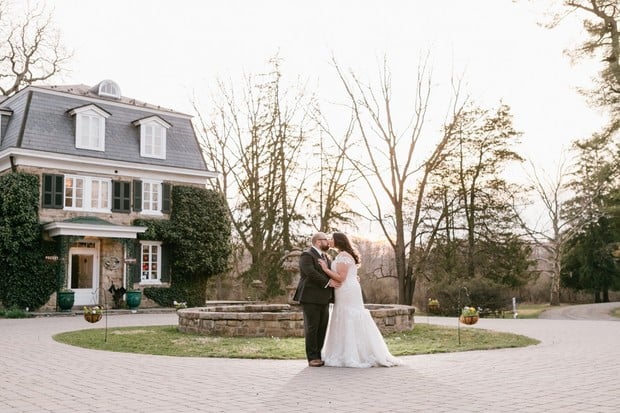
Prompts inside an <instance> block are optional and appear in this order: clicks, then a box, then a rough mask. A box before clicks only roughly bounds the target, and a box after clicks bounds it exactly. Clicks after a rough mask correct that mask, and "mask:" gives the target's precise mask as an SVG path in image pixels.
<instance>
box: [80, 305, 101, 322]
mask: <svg viewBox="0 0 620 413" xmlns="http://www.w3.org/2000/svg"><path fill="white" fill-rule="evenodd" d="M101 317H103V307H101V306H99V305H95V306H92V307H84V319H85V320H86V321H88V322H89V323H96V322H97V321H99V320H101Z"/></svg>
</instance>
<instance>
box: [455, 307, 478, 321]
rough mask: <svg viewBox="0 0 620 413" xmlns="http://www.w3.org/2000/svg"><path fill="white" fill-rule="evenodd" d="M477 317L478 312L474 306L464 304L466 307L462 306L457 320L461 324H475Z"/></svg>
mask: <svg viewBox="0 0 620 413" xmlns="http://www.w3.org/2000/svg"><path fill="white" fill-rule="evenodd" d="M479 318H480V313H479V312H478V310H477V309H476V308H474V307H467V306H466V307H463V310H462V311H461V317H460V318H459V320H460V321H461V323H463V324H468V325H472V324H476V323H477V322H478V319H479Z"/></svg>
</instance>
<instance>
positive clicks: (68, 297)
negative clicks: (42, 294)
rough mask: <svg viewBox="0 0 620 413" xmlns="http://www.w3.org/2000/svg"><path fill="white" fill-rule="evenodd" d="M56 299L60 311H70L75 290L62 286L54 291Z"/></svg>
mask: <svg viewBox="0 0 620 413" xmlns="http://www.w3.org/2000/svg"><path fill="white" fill-rule="evenodd" d="M56 301H57V303H58V308H60V311H71V308H73V303H74V302H75V291H73V290H70V289H68V288H63V289H61V290H60V291H58V293H56Z"/></svg>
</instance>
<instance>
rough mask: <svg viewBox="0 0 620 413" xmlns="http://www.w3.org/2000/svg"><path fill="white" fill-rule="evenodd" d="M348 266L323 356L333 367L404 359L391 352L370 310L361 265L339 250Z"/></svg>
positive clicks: (390, 363) (340, 258) (338, 290)
mask: <svg viewBox="0 0 620 413" xmlns="http://www.w3.org/2000/svg"><path fill="white" fill-rule="evenodd" d="M339 262H340V263H345V264H347V266H348V271H347V278H346V279H345V281H344V282H343V283H342V286H341V287H340V288H336V290H335V294H336V295H335V298H334V306H333V308H332V310H331V315H330V317H329V325H328V327H327V335H326V337H325V344H324V345H323V351H322V359H323V361H324V362H325V365H326V366H332V367H373V366H386V367H390V366H397V365H400V364H402V362H401V361H400V360H399V359H397V358H396V357H394V356H392V354H390V351H389V350H388V348H387V346H386V344H385V341H384V340H383V336H382V335H381V332H380V331H379V328H377V325H376V324H375V322H374V320H373V319H372V316H371V315H370V312H369V311H368V310H367V309H366V308H365V307H364V301H363V299H362V288H361V286H360V283H359V281H358V280H357V266H356V265H355V261H354V260H353V258H351V257H350V256H349V255H348V254H347V255H345V254H343V253H340V254H338V256H337V257H336V259H335V260H334V261H333V262H332V265H331V269H332V270H333V271H336V265H337V264H338V263H339Z"/></svg>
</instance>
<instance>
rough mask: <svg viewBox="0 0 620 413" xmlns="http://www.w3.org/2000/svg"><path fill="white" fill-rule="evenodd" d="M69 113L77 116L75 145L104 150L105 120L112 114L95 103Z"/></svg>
mask: <svg viewBox="0 0 620 413" xmlns="http://www.w3.org/2000/svg"><path fill="white" fill-rule="evenodd" d="M69 115H71V116H75V147H76V148H79V149H90V150H93V151H104V150H105V120H106V118H108V117H109V116H110V114H109V113H108V112H106V111H105V110H103V109H101V108H99V107H97V106H95V105H87V106H82V107H79V108H75V109H71V110H70V111H69Z"/></svg>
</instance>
